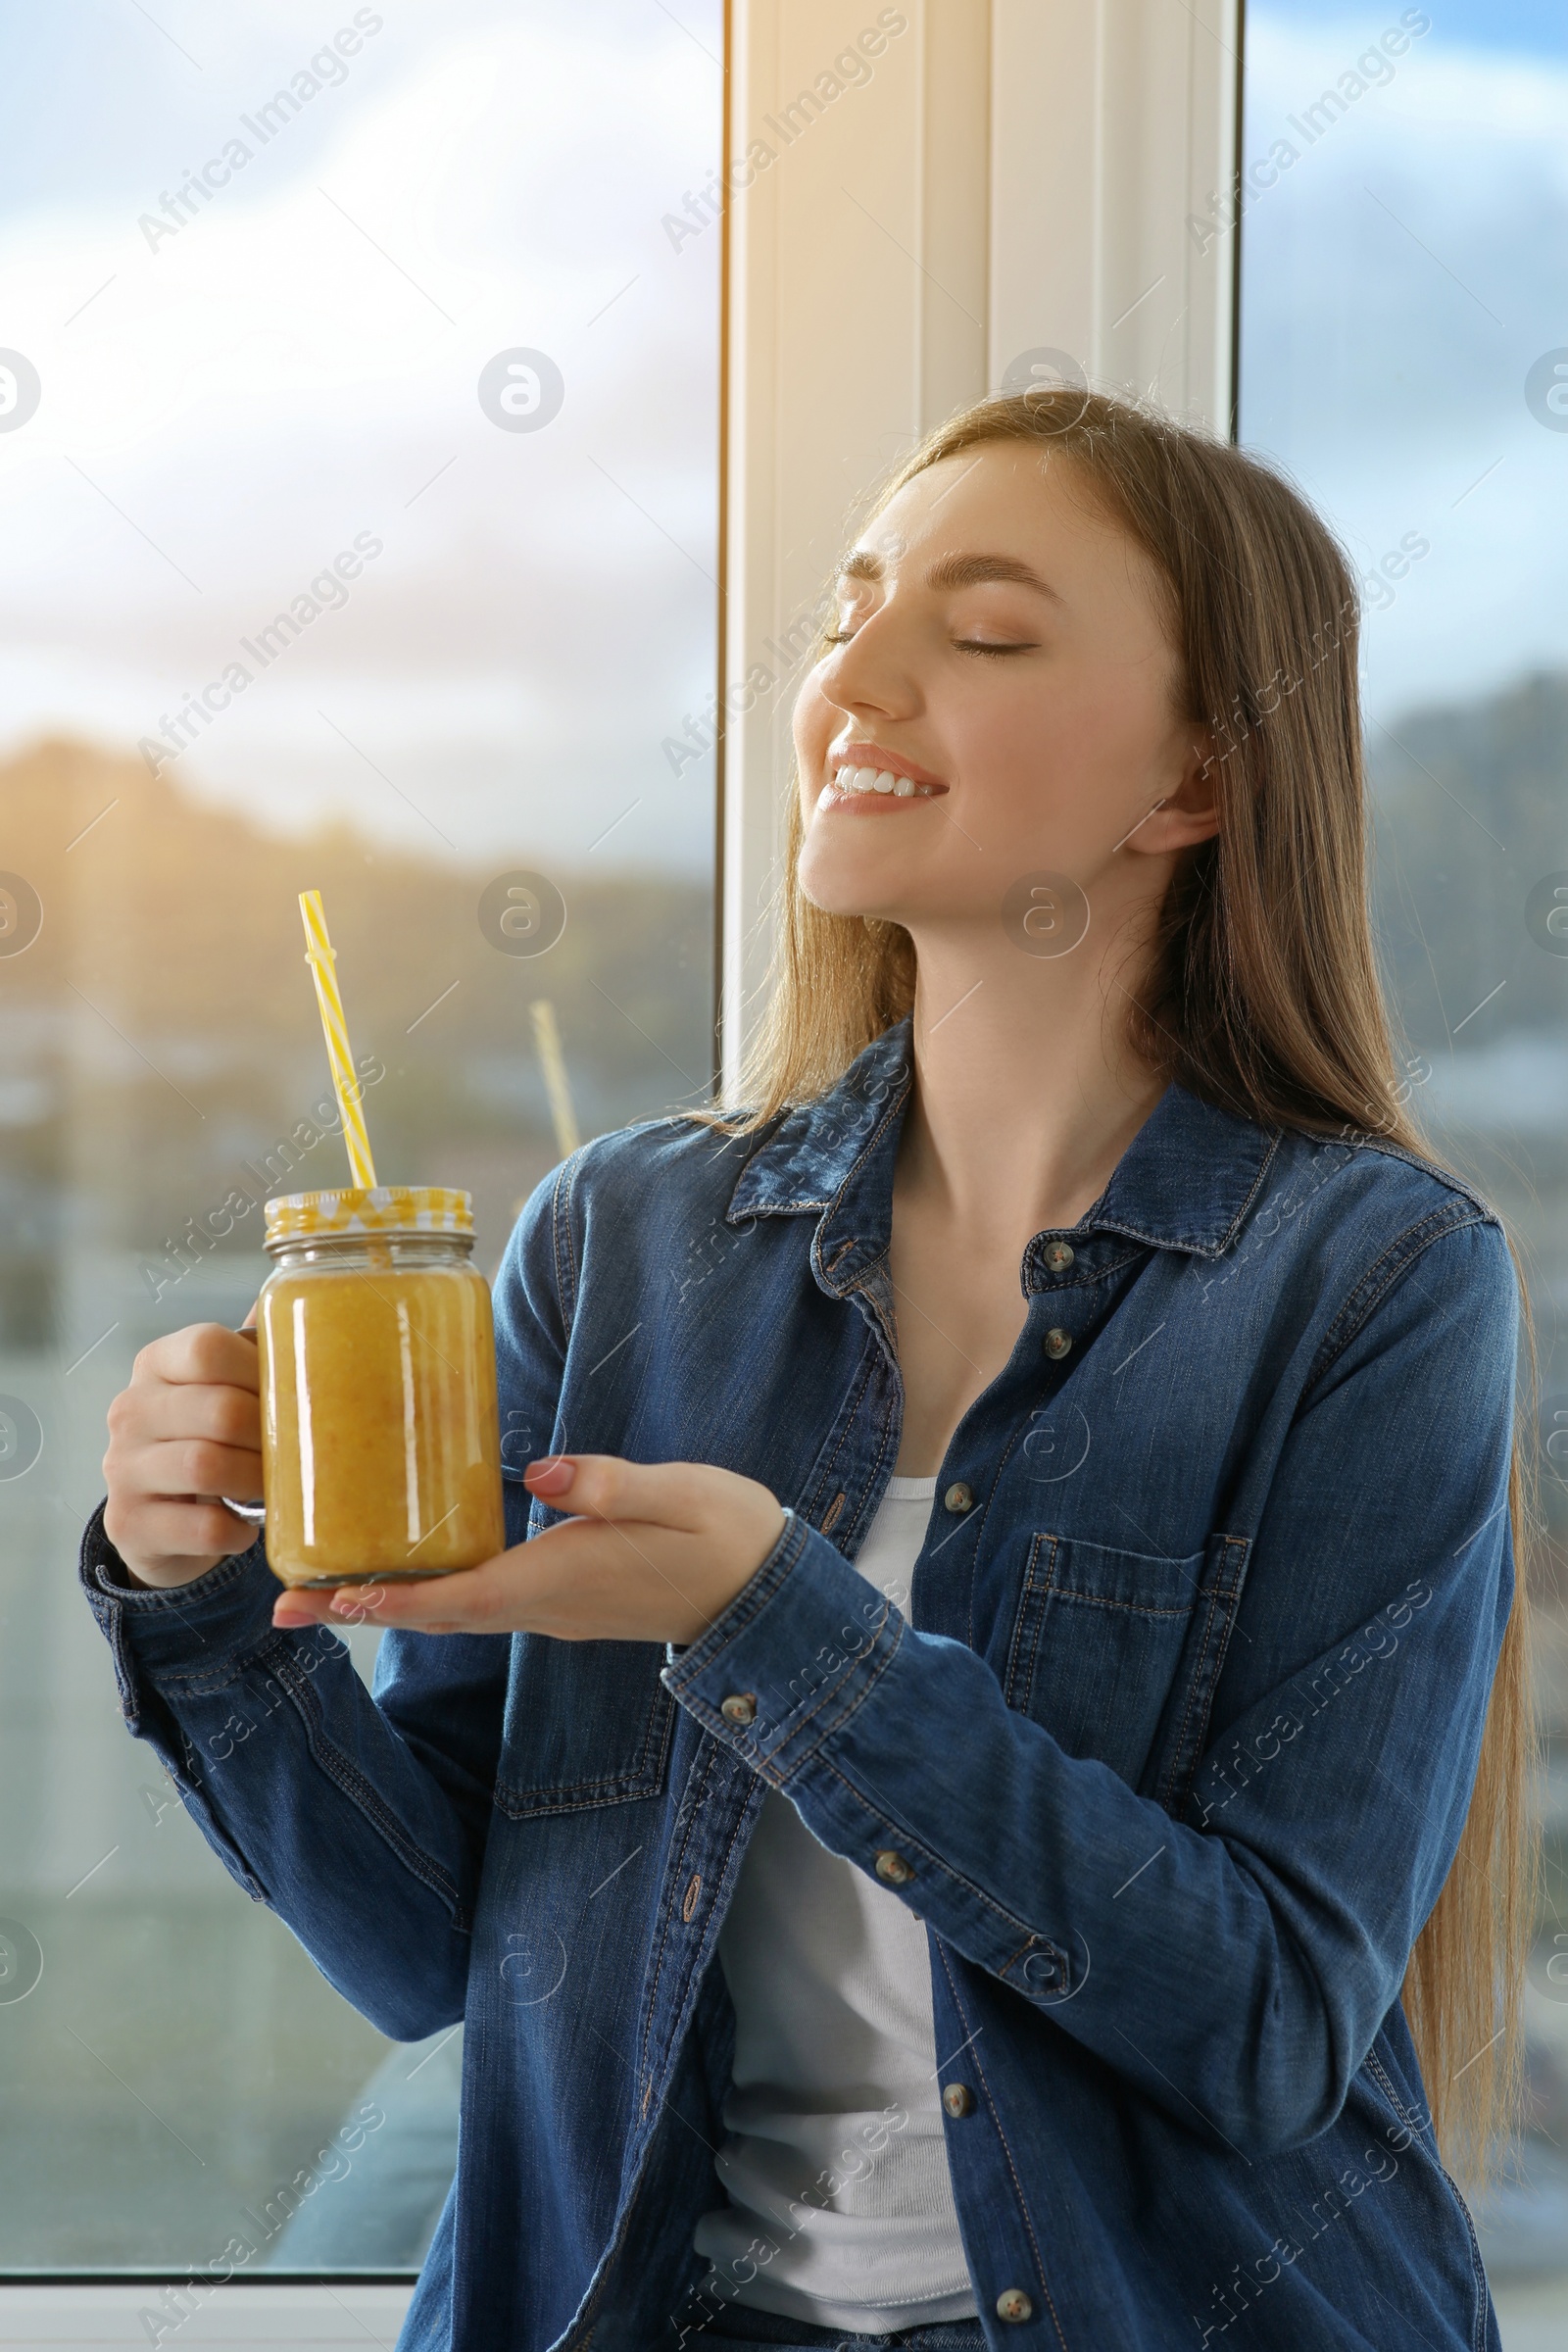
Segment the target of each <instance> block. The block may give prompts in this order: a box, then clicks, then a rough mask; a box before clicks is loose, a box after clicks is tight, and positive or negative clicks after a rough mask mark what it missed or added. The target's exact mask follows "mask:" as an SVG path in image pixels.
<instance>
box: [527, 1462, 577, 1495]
mask: <svg viewBox="0 0 1568 2352" xmlns="http://www.w3.org/2000/svg"><path fill="white" fill-rule="evenodd" d="M576 1475H577V1465H576V1463H575V1462H568V1461H567V1460H566V1459H565V1457H564V1455H562V1454H546V1456H545V1457H544V1459H543V1460H542V1461H538V1462H530V1463H529V1464H528V1467H527V1469H526V1471H525V1472H524V1473H523V1476H524V1479H525V1481H526V1483H527V1485H529V1486H530V1487H531V1488H532V1489H533V1491H534V1493H535V1494H536V1495H564V1494H565V1492H566V1490H567V1488H568V1487H569V1486H570V1485H571V1483H572V1481H573V1479H574V1478H575V1477H576Z"/></svg>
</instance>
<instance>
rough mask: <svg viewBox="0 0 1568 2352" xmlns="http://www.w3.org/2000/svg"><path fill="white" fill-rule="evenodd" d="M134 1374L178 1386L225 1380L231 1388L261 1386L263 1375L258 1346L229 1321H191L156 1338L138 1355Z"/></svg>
mask: <svg viewBox="0 0 1568 2352" xmlns="http://www.w3.org/2000/svg"><path fill="white" fill-rule="evenodd" d="M132 1378H133V1379H137V1380H148V1381H160V1380H162V1381H170V1382H172V1383H173V1384H174V1385H175V1386H176V1387H178V1386H181V1385H183V1384H184V1383H186V1382H189V1381H195V1382H199V1383H202V1384H207V1383H222V1382H226V1383H227V1384H228V1385H229V1386H230V1387H231V1388H236V1389H250V1390H252V1391H254V1390H256V1389H258V1388H259V1387H260V1385H261V1377H260V1372H259V1368H258V1359H257V1350H256V1347H255V1344H254V1343H253V1342H252V1341H250V1340H242V1339H241V1338H240V1336H239V1333H238V1332H237V1331H230V1330H229V1328H228V1325H227V1324H226V1323H188V1324H187V1325H186V1326H185V1328H184V1330H183V1331H172V1332H170V1333H169V1335H168V1337H167V1338H165V1339H162V1340H154V1341H153V1343H152V1345H151V1346H150V1347H147V1348H143V1349H142V1350H141V1353H140V1354H139V1355H138V1356H137V1358H136V1363H135V1369H134V1371H133V1373H132Z"/></svg>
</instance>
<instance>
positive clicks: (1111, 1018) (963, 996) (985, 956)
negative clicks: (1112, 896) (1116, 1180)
mask: <svg viewBox="0 0 1568 2352" xmlns="http://www.w3.org/2000/svg"><path fill="white" fill-rule="evenodd" d="M996 932H997V935H996V937H995V938H994V939H984V940H981V941H980V942H978V943H977V942H976V940H975V938H974V935H973V933H972V932H971V931H970V930H969V929H968V928H967V926H966V927H965V928H964V931H963V932H962V934H961V935H954V934H946V933H943V932H940V931H939V932H937V933H935V934H933V935H931V936H929V937H916V939H915V953H916V959H917V978H916V983H915V1001H914V1017H913V1022H912V1031H913V1057H914V1074H915V1085H914V1093H913V1096H912V1098H911V1100H910V1103H909V1108H908V1111H907V1116H906V1120H905V1128H904V1136H903V1141H902V1145H901V1149H900V1154H899V1170H898V1185H899V1189H900V1191H901V1192H902V1193H903V1194H904V1196H905V1197H906V1198H909V1197H910V1196H911V1195H915V1194H918V1195H919V1196H920V1197H921V1198H922V1199H923V1200H925V1201H927V1202H928V1203H929V1204H931V1205H932V1206H938V1205H940V1206H941V1207H942V1208H943V1209H944V1210H945V1212H946V1213H947V1214H949V1215H951V1216H953V1217H954V1218H956V1219H959V1220H961V1221H962V1223H963V1226H964V1228H965V1230H966V1231H967V1232H968V1233H970V1234H971V1235H972V1236H974V1238H975V1239H976V1240H977V1241H979V1242H981V1243H982V1246H984V1244H985V1243H986V1242H988V1241H989V1242H991V1243H993V1244H994V1245H996V1246H997V1247H999V1248H1005V1249H1011V1248H1012V1247H1014V1246H1015V1245H1016V1246H1017V1247H1020V1248H1021V1246H1022V1243H1023V1242H1024V1241H1026V1240H1027V1239H1028V1237H1029V1235H1030V1234H1033V1233H1038V1232H1039V1231H1041V1229H1042V1228H1043V1227H1047V1226H1054V1225H1074V1224H1076V1223H1077V1221H1078V1219H1079V1218H1080V1217H1081V1216H1082V1215H1083V1214H1084V1212H1085V1211H1086V1210H1087V1209H1089V1208H1090V1207H1092V1206H1093V1204H1094V1202H1095V1201H1097V1200H1098V1199H1099V1197H1100V1195H1101V1193H1102V1192H1103V1190H1104V1188H1105V1184H1106V1182H1107V1181H1108V1179H1109V1177H1110V1174H1111V1171H1112V1169H1113V1168H1114V1167H1115V1165H1116V1162H1117V1160H1118V1159H1120V1157H1121V1155H1122V1153H1123V1152H1125V1151H1126V1149H1127V1146H1128V1145H1129V1144H1130V1143H1131V1141H1132V1139H1133V1137H1134V1136H1135V1135H1136V1134H1137V1132H1138V1130H1139V1128H1140V1127H1141V1126H1142V1125H1143V1124H1144V1121H1145V1120H1146V1119H1147V1118H1148V1116H1149V1114H1150V1112H1151V1111H1152V1109H1153V1107H1154V1104H1155V1103H1157V1102H1158V1100H1159V1098H1160V1095H1161V1094H1162V1093H1163V1091H1164V1086H1165V1080H1164V1078H1163V1076H1162V1075H1161V1074H1160V1073H1159V1072H1158V1071H1156V1070H1154V1069H1153V1068H1152V1067H1151V1065H1150V1064H1149V1063H1147V1062H1146V1061H1144V1060H1143V1059H1142V1058H1141V1057H1140V1056H1139V1055H1138V1054H1135V1053H1134V1051H1133V1048H1132V1045H1131V1043H1130V1041H1129V1038H1128V1034H1127V1015H1128V1012H1129V1010H1130V1008H1131V998H1130V996H1129V993H1128V992H1129V989H1136V988H1137V987H1138V985H1139V980H1140V976H1141V972H1142V959H1141V958H1139V957H1137V956H1130V955H1129V954H1128V952H1127V943H1126V937H1125V935H1123V936H1122V938H1121V940H1120V941H1119V942H1118V941H1117V940H1116V939H1114V938H1113V939H1112V940H1111V941H1110V942H1109V943H1108V944H1107V945H1106V946H1104V947H1103V948H1102V949H1101V951H1100V953H1099V954H1098V955H1093V954H1091V953H1090V952H1088V951H1089V942H1088V941H1085V942H1084V943H1083V944H1082V946H1081V947H1079V948H1077V949H1074V950H1072V951H1071V952H1069V953H1068V954H1066V955H1064V956H1054V957H1044V956H1030V955H1027V954H1025V953H1024V952H1023V951H1022V950H1021V949H1019V948H1017V947H1015V946H1014V945H1013V944H1012V941H1011V940H1010V939H1009V938H1008V937H1007V936H1006V935H1005V933H1004V932H1003V930H1002V927H1001V925H1000V924H999V925H998V926H997V927H996Z"/></svg>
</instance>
